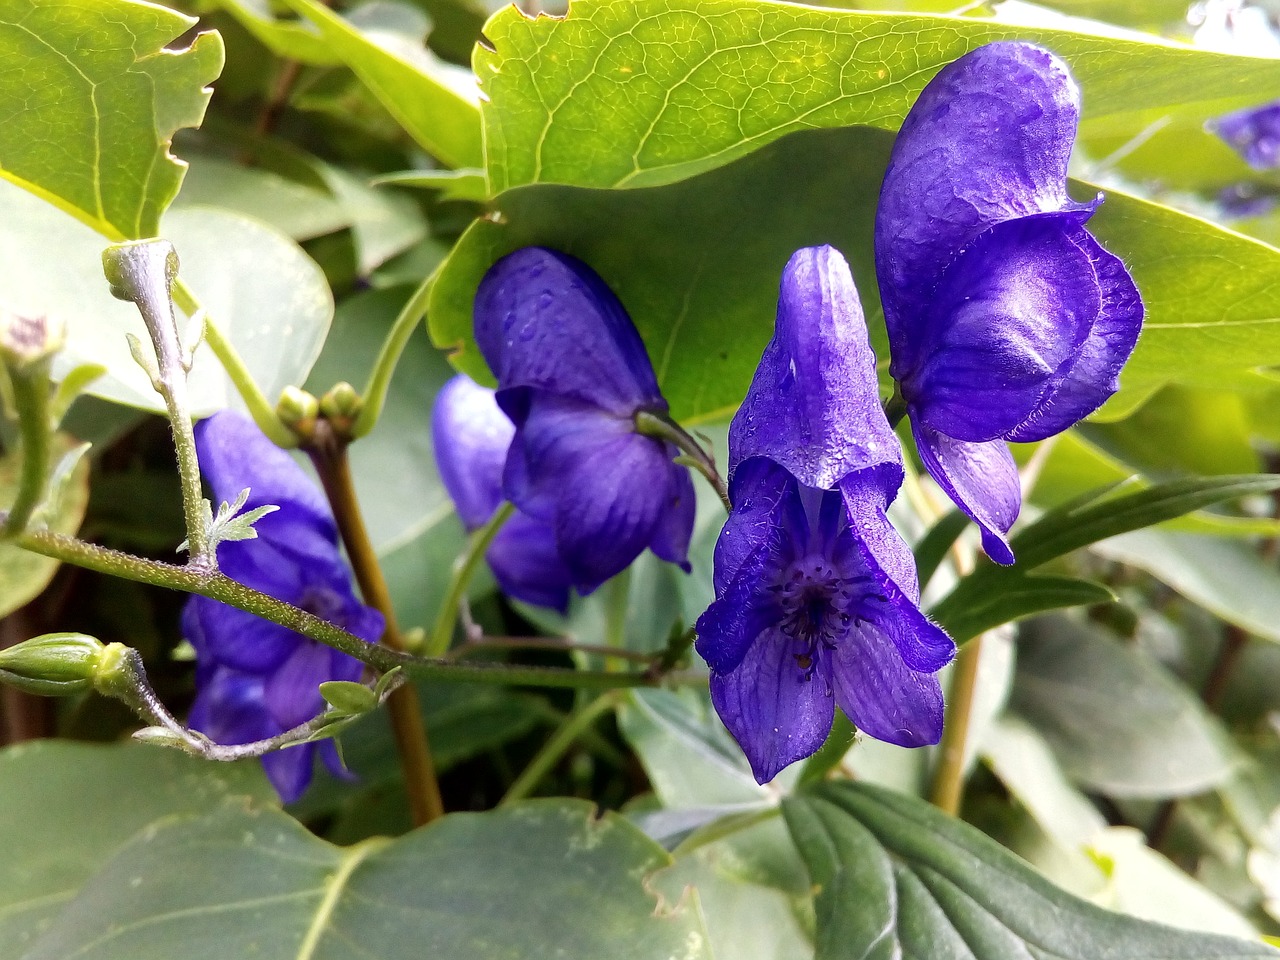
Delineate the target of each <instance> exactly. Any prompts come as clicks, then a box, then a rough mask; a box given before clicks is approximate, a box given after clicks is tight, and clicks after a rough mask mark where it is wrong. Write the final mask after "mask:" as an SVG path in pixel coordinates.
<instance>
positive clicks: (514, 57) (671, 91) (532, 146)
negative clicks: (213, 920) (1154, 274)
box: [474, 0, 1280, 192]
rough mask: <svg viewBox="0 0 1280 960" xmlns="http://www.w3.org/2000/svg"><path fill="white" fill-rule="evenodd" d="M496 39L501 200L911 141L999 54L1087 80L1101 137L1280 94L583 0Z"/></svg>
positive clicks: (726, 15)
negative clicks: (756, 153)
mask: <svg viewBox="0 0 1280 960" xmlns="http://www.w3.org/2000/svg"><path fill="white" fill-rule="evenodd" d="M485 36H486V37H487V38H488V39H489V41H490V42H491V44H492V47H493V49H492V51H491V50H489V49H487V48H484V47H480V48H477V51H476V54H475V57H474V64H475V69H476V73H477V74H478V75H479V77H480V78H481V83H482V85H483V88H484V91H485V93H486V94H487V95H488V98H489V102H488V103H487V104H486V105H485V107H484V117H485V135H486V146H487V159H488V164H489V174H490V182H491V186H492V187H493V189H494V190H495V192H497V191H501V190H505V189H507V188H509V187H513V186H517V185H520V184H526V183H538V182H543V183H567V184H576V185H579V186H595V187H613V186H629V187H639V186H649V185H653V184H661V183H670V182H672V181H675V180H678V179H682V178H685V177H689V176H692V175H693V174H696V173H699V172H701V171H704V170H707V169H710V168H712V167H715V166H718V165H720V164H724V163H727V162H729V161H730V160H733V159H735V158H736V157H740V156H743V155H745V154H747V153H750V152H751V151H753V150H755V149H758V148H759V147H762V146H764V145H765V144H767V143H769V142H770V141H772V140H775V139H777V138H779V137H782V136H783V135H785V134H787V133H791V132H794V131H796V130H804V129H809V128H812V127H838V126H852V125H855V124H867V125H871V126H878V127H882V128H884V129H888V130H894V129H897V127H898V125H899V124H900V123H901V122H902V118H903V117H904V116H905V114H906V111H907V109H908V107H909V106H910V105H911V103H912V102H913V101H914V100H915V97H916V95H917V94H918V93H919V91H920V90H921V88H922V87H923V86H924V84H925V83H926V82H928V80H929V79H930V78H931V77H932V76H933V74H934V73H935V72H937V70H938V69H939V68H940V67H942V66H943V65H944V64H946V63H948V62H950V61H951V60H954V59H955V58H956V57H958V56H960V55H961V54H963V53H965V52H967V51H969V50H971V49H973V48H974V47H977V46H979V45H981V44H983V43H988V42H990V41H993V40H1000V39H1010V38H1020V39H1028V40H1035V41H1037V42H1039V43H1042V44H1044V45H1045V46H1047V47H1049V48H1050V49H1052V50H1054V51H1055V52H1056V53H1058V54H1060V55H1061V56H1062V57H1063V58H1064V59H1065V60H1066V61H1067V62H1068V63H1069V64H1070V65H1071V67H1072V71H1073V73H1074V74H1075V76H1076V79H1077V80H1078V81H1079V83H1080V86H1081V87H1082V89H1083V91H1084V104H1085V113H1084V125H1083V132H1084V133H1085V134H1086V135H1102V134H1105V133H1107V132H1110V131H1114V130H1120V131H1131V130H1134V127H1135V125H1136V126H1138V127H1140V126H1141V125H1142V124H1143V123H1145V122H1148V121H1149V120H1150V119H1154V118H1156V117H1164V116H1180V115H1190V116H1193V117H1197V118H1200V119H1204V118H1205V117H1208V116H1211V115H1213V114H1215V113H1221V112H1224V111H1225V110H1227V109H1230V108H1231V107H1232V106H1236V105H1239V106H1244V105H1247V104H1250V103H1257V102H1259V101H1263V100H1266V99H1267V98H1269V97H1278V96H1280V63H1276V62H1271V61H1260V60H1250V59H1246V58H1241V57H1233V56H1228V55H1225V54H1219V53H1210V52H1207V51H1204V50H1194V49H1191V48H1188V47H1184V46H1181V45H1177V44H1171V43H1165V42H1161V41H1157V40H1155V39H1154V38H1152V39H1151V42H1146V43H1144V42H1135V41H1133V40H1121V39H1115V38H1113V37H1105V36H1090V35H1087V34H1081V33H1072V32H1067V31H1062V30H1049V29H1043V28H1034V29H1033V28H1020V27H1011V26H1007V25H1003V24H998V23H992V22H990V21H982V20H968V19H957V18H954V17H936V16H935V17H931V16H916V15H894V14H885V13H880V12H875V13H855V12H848V11H836V10H817V9H813V8H811V7H801V6H792V5H790V4H782V3H763V2H759V0H638V2H633V0H627V2H619V0H577V2H575V3H574V4H573V5H572V6H571V8H570V10H569V14H568V16H567V17H565V18H564V19H563V20H559V19H550V18H543V17H540V18H537V19H529V18H527V17H525V16H524V15H523V14H522V13H520V11H519V10H517V9H516V8H514V7H510V8H507V9H506V10H505V11H503V12H501V13H499V14H498V15H497V16H495V17H494V18H493V19H492V20H490V21H489V23H488V24H486V26H485ZM1134 132H1136V131H1134Z"/></svg>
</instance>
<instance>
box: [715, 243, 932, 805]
mask: <svg viewBox="0 0 1280 960" xmlns="http://www.w3.org/2000/svg"><path fill="white" fill-rule="evenodd" d="M729 462H730V478H729V494H730V498H731V500H732V503H733V510H732V512H731V513H730V515H729V519H728V521H727V523H726V524H725V527H724V530H723V531H722V532H721V534H720V539H719V541H718V542H717V543H716V553H715V588H716V600H715V602H714V603H713V604H712V605H711V606H710V607H709V608H708V609H707V611H706V612H705V613H704V614H703V615H702V616H701V617H700V618H699V619H698V624H697V632H698V640H697V649H698V652H699V653H700V654H701V655H702V657H703V659H705V660H706V661H707V663H708V665H709V666H710V667H711V698H712V702H713V703H714V704H715V707H716V711H717V712H718V713H719V714H720V718H721V719H722V720H723V721H724V723H725V726H727V727H728V728H729V731H730V732H731V733H732V734H733V735H734V737H735V738H736V739H737V741H738V743H739V744H741V746H742V748H743V751H744V752H745V753H746V755H747V758H748V759H749V760H750V761H751V768H752V770H753V771H754V773H755V775H756V779H757V780H759V781H760V782H761V783H764V782H765V781H767V780H771V779H772V778H773V777H774V776H775V775H776V774H777V773H778V771H779V770H781V769H782V768H783V767H785V766H787V765H788V764H789V763H792V762H793V761H795V760H798V759H800V758H802V757H806V756H808V755H809V754H811V753H813V752H814V751H815V750H816V749H817V748H818V747H819V746H821V744H822V741H823V740H824V738H825V737H826V735H827V733H828V731H829V730H830V728H831V722H832V719H833V717H834V707H835V706H836V705H839V707H840V708H841V709H842V710H843V711H844V712H845V713H846V714H847V715H848V717H849V718H850V719H851V720H852V721H853V722H854V723H855V724H856V725H857V726H858V728H859V729H861V730H862V731H864V732H865V733H867V734H869V735H871V736H873V737H876V738H877V739H880V740H886V741H888V742H890V743H896V744H900V745H903V746H920V745H923V744H928V743H936V742H937V740H938V738H939V737H940V736H941V733H942V713H943V711H942V692H941V689H940V687H939V684H938V679H937V676H936V675H935V674H936V671H937V670H938V669H939V668H941V667H942V666H943V665H944V664H945V663H947V662H948V661H949V660H950V659H951V657H952V654H953V653H954V649H955V648H954V645H953V644H952V642H951V639H950V638H949V637H948V636H947V635H946V634H945V633H943V631H942V630H941V629H939V628H938V627H937V626H935V625H934V624H932V623H930V622H929V621H928V620H927V619H926V618H925V616H924V615H923V614H922V613H921V612H920V611H919V609H918V607H917V603H918V600H919V586H918V583H917V580H916V571H915V562H914V560H913V558H912V556H911V551H910V550H909V549H908V548H907V545H906V543H905V542H904V541H903V540H902V538H901V537H900V536H899V535H898V533H897V531H896V530H894V528H893V526H892V525H891V524H890V523H889V520H888V519H887V517H886V516H885V510H886V509H887V508H888V505H889V503H890V502H891V501H892V500H893V498H894V497H895V496H896V494H897V492H898V487H899V486H900V485H901V483H902V476H903V474H902V450H901V447H900V446H899V444H898V440H897V437H895V436H894V434H893V431H892V430H891V429H890V427H889V424H888V421H887V420H886V419H885V415H884V412H883V410H882V409H881V406H880V400H879V396H878V391H877V383H876V373H875V356H874V354H873V353H872V352H871V347H870V345H869V343H868V340H867V328H866V323H865V321H864V320H863V315H862V305H861V303H860V302H859V300H858V293H857V290H856V289H855V287H854V285H853V278H852V276H851V275H850V273H849V267H848V265H847V264H846V263H845V261H844V258H843V257H841V256H840V254H839V253H838V252H837V251H835V250H833V249H832V248H831V247H811V248H806V249H803V250H799V251H797V252H796V254H795V255H794V256H793V257H792V258H791V260H790V262H789V263H788V264H787V266H786V269H785V270H784V271H783V274H782V285H781V295H780V297H779V300H778V318H777V326H776V328H775V331H774V336H773V339H772V340H771V341H770V342H769V345H768V346H767V347H766V348H765V351H764V356H763V357H762V358H761V360H760V366H759V367H758V368H757V370H756V374H755V379H754V380H753V381H752V383H751V389H750V390H749V391H748V392H747V397H746V400H745V401H744V403H743V405H742V407H741V408H740V409H739V411H738V413H737V415H736V416H735V417H734V418H733V423H732V424H731V426H730V428H729Z"/></svg>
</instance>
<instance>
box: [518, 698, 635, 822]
mask: <svg viewBox="0 0 1280 960" xmlns="http://www.w3.org/2000/svg"><path fill="white" fill-rule="evenodd" d="M619 699H620V695H619V693H618V691H610V692H609V693H602V694H601V695H600V696H598V697H596V698H595V699H594V700H592V701H590V702H589V703H587V704H585V705H584V706H581V707H579V708H578V709H577V710H575V711H573V713H571V714H569V716H568V717H566V718H565V721H564V723H562V724H561V725H560V728H559V729H558V730H556V732H555V733H554V734H552V736H551V739H550V740H548V741H547V742H546V743H544V744H543V745H542V749H541V750H539V751H538V752H537V753H536V754H534V757H533V759H532V760H530V761H529V765H528V766H527V767H525V768H524V770H523V772H521V774H520V776H518V777H516V779H515V782H514V783H512V784H511V786H510V787H508V788H507V792H506V793H505V794H503V795H502V799H501V800H500V801H498V806H500V807H502V806H506V805H507V804H509V803H514V802H515V801H517V800H523V799H524V798H525V797H527V796H529V794H530V793H532V792H533V790H534V789H535V788H536V787H537V786H538V783H539V782H540V781H541V780H542V778H543V777H545V776H546V775H547V774H548V773H549V772H550V771H551V768H552V767H554V766H555V765H556V764H557V763H558V762H559V761H560V758H561V757H563V756H564V754H565V751H567V750H568V749H569V748H570V747H571V746H573V742H574V741H575V740H577V739H578V737H579V736H581V735H582V733H583V732H584V731H585V730H586V729H587V728H589V727H590V726H591V725H592V724H593V723H595V722H596V720H597V719H598V718H599V717H600V715H601V714H603V713H604V712H605V711H607V710H612V709H613V708H614V707H615V706H617V704H618V701H619Z"/></svg>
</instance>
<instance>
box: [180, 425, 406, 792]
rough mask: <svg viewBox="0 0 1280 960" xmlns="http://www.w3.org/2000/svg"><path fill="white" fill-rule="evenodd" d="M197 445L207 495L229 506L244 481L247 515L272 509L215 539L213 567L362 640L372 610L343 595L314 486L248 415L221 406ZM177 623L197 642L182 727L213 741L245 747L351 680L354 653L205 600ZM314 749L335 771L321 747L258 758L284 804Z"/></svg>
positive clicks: (315, 709) (378, 631)
mask: <svg viewBox="0 0 1280 960" xmlns="http://www.w3.org/2000/svg"><path fill="white" fill-rule="evenodd" d="M196 450H197V453H198V454H199V457H200V468H201V472H202V473H203V475H204V478H205V481H206V482H207V484H208V486H209V488H210V492H211V493H212V495H213V496H212V500H213V502H214V503H215V504H216V503H218V502H219V501H228V502H230V501H233V500H235V498H236V497H237V496H238V495H239V493H240V491H241V490H243V489H244V488H245V487H248V488H249V491H250V492H249V499H248V503H247V504H246V505H245V509H246V510H251V509H253V508H254V507H258V506H262V505H264V504H275V505H277V506H278V507H279V508H280V509H279V510H277V511H275V512H274V513H269V514H267V515H266V516H264V517H263V518H262V519H260V520H259V521H258V522H257V523H256V524H254V529H255V530H256V531H257V533H258V536H257V539H254V540H237V541H229V542H228V541H224V542H223V543H221V544H219V545H218V564H219V567H220V568H221V570H222V572H223V573H225V574H226V575H227V576H228V577H231V578H232V579H233V580H238V581H239V582H240V583H243V584H245V585H246V586H250V587H253V588H255V589H257V590H261V591H262V592H263V593H267V594H270V595H271V596H273V597H275V598H276V599H278V600H284V601H286V602H288V603H292V604H294V605H295V606H298V607H301V608H302V609H304V610H307V611H309V612H310V613H314V614H315V615H316V616H318V617H321V618H322V619H324V620H328V621H329V622H330V623H334V624H337V625H338V626H340V627H343V628H345V629H346V630H348V631H350V632H351V633H354V634H355V635H356V636H358V637H360V638H362V639H364V640H367V641H369V642H370V643H372V642H374V641H376V640H377V639H378V638H379V637H380V636H381V635H382V627H383V620H382V614H380V613H378V612H377V611H376V610H373V609H371V608H369V607H366V606H365V605H364V604H362V603H361V602H360V601H359V600H357V599H356V597H355V595H354V594H353V593H352V590H351V575H350V573H349V572H348V571H347V568H346V566H345V564H344V563H343V561H342V558H341V556H340V555H339V554H338V531H337V527H336V526H335V524H334V521H333V514H332V513H331V512H330V510H329V506H328V503H327V502H326V501H325V499H324V497H323V496H322V495H321V493H320V491H319V490H318V489H317V488H316V487H315V485H314V484H312V483H311V481H310V480H309V479H308V478H307V476H306V474H305V473H303V471H302V468H301V467H299V466H298V465H297V464H296V463H294V461H293V460H292V459H291V458H290V457H289V455H288V454H287V453H285V452H284V451H283V450H281V449H280V448H279V447H277V446H275V444H273V443H272V442H271V441H270V440H268V439H267V438H266V437H265V436H264V435H263V434H262V432H261V431H259V430H258V428H257V427H256V426H255V425H254V424H253V422H252V421H250V420H249V419H248V418H246V417H244V416H242V415H241V414H238V413H233V412H230V411H223V412H221V413H217V414H214V415H213V416H212V417H210V418H209V419H207V420H204V421H202V422H201V423H199V424H197V425H196ZM182 628H183V631H184V633H185V634H186V637H187V639H188V640H190V641H191V643H192V645H193V646H194V647H195V649H196V688H197V693H196V699H195V703H194V704H193V705H192V707H191V716H190V723H191V726H192V727H194V728H195V729H197V730H200V731H202V732H203V733H205V734H207V735H208V736H210V737H212V738H213V739H214V740H216V741H218V742H220V743H248V742H250V741H253V740H260V739H264V738H266V737H271V736H274V735H275V734H277V733H282V732H283V731H285V730H288V729H289V728H290V727H295V726H297V725H298V724H300V723H304V722H306V721H307V720H310V719H311V718H312V717H314V716H315V715H316V714H318V713H320V712H321V711H322V710H323V709H324V706H325V704H324V699H323V698H322V697H321V696H320V693H319V689H318V688H319V686H320V684H321V683H324V682H325V681H327V680H358V679H360V673H361V671H362V669H363V667H362V665H361V664H360V662H359V661H358V660H355V659H353V658H352V657H349V656H347V655H346V654H343V653H339V652H338V651H336V650H332V649H330V648H329V647H326V646H323V645H322V644H319V643H316V642H315V641H313V640H308V639H307V638H306V637H304V636H302V635H301V634H299V633H294V632H293V631H292V630H288V629H286V628H285V627H281V626H278V625H277V624H274V623H270V622H269V621H267V620H263V619H261V618H260V617H256V616H254V615H253V614H251V613H246V612H244V611H243V610H237V609H235V608H234V607H229V606H227V605H225V604H223V603H219V602H218V601H216V600H210V599H208V598H207V597H192V598H191V599H190V600H188V601H187V606H186V609H185V610H183V614H182ZM317 751H318V752H319V754H320V756H321V757H322V758H323V759H324V761H325V763H326V764H327V765H328V766H329V768H330V769H332V770H333V771H334V772H335V773H341V770H342V768H341V764H340V762H339V760H338V753H337V750H336V749H335V748H334V745H333V743H332V742H329V741H324V742H323V743H320V744H305V745H303V746H297V747H290V748H288V749H286V750H282V751H279V752H277V753H271V754H268V755H266V756H265V757H263V758H262V765H263V767H264V768H265V769H266V772H267V776H268V777H269V778H270V780H271V783H272V785H273V786H274V787H275V788H276V791H277V792H278V793H279V794H280V796H281V798H282V799H283V800H284V801H285V802H292V801H293V800H296V799H298V797H300V796H301V795H302V792H303V791H304V790H305V789H306V787H307V784H308V783H310V782H311V770H312V766H313V762H314V758H315V755H316V753H317Z"/></svg>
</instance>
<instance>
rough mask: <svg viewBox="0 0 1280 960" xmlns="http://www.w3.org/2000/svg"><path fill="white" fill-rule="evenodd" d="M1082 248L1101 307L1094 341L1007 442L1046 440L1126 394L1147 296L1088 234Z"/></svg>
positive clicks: (1093, 331)
mask: <svg viewBox="0 0 1280 960" xmlns="http://www.w3.org/2000/svg"><path fill="white" fill-rule="evenodd" d="M1080 233H1081V234H1082V236H1077V237H1076V242H1077V243H1078V244H1080V247H1081V249H1082V250H1083V251H1085V253H1086V254H1088V256H1089V257H1090V260H1091V262H1092V265H1093V269H1094V273H1095V275H1096V277H1097V281H1098V287H1099V293H1100V296H1101V305H1100V308H1099V313H1098V319H1097V321H1096V322H1095V323H1094V325H1093V327H1092V329H1091V330H1090V331H1089V336H1088V338H1087V339H1086V340H1085V342H1084V343H1083V344H1082V345H1081V346H1080V348H1079V349H1078V350H1077V351H1076V353H1075V356H1074V357H1073V358H1072V361H1071V363H1069V364H1067V365H1065V368H1064V369H1063V370H1061V371H1060V375H1059V377H1058V379H1057V382H1056V383H1055V384H1054V387H1053V390H1052V391H1051V392H1050V394H1049V395H1048V396H1047V397H1046V398H1045V399H1044V400H1043V401H1042V402H1041V404H1040V405H1039V406H1038V407H1037V408H1036V409H1035V410H1033V411H1032V413H1031V415H1030V416H1029V417H1028V418H1027V419H1026V420H1025V421H1024V422H1023V423H1021V424H1019V425H1018V426H1017V427H1016V428H1014V429H1013V430H1011V431H1010V432H1009V434H1008V435H1007V436H1006V438H1005V439H1007V440H1015V441H1032V440H1043V439H1045V438H1046V437H1051V436H1053V435H1054V434H1057V433H1061V432H1062V431H1063V430H1066V429H1067V428H1068V427H1071V426H1074V425H1075V424H1076V423H1077V422H1078V421H1079V420H1081V419H1083V418H1084V417H1087V416H1088V415H1089V414H1091V413H1093V411H1094V410H1096V409H1098V407H1100V406H1102V404H1103V403H1105V402H1106V400H1107V398H1108V397H1110V396H1111V395H1112V394H1113V393H1115V392H1116V391H1117V390H1118V389H1120V368H1121V367H1123V366H1124V364H1125V361H1126V360H1128V359H1129V355H1130V354H1131V353H1133V348H1134V346H1135V345H1136V344H1137V342H1138V334H1139V333H1141V332H1142V317H1143V305H1142V296H1141V294H1139V293H1138V288H1137V286H1136V285H1135V284H1134V282H1133V278H1132V277H1131V276H1129V271H1128V270H1126V269H1125V267H1124V264H1123V263H1122V262H1121V261H1120V258H1119V257H1116V256H1113V255H1112V254H1110V253H1108V252H1107V251H1106V250H1103V249H1102V246H1101V245H1100V244H1099V243H1098V241H1097V240H1095V239H1094V238H1093V237H1092V236H1091V235H1090V234H1089V233H1088V232H1087V231H1084V230H1082V231H1080Z"/></svg>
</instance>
